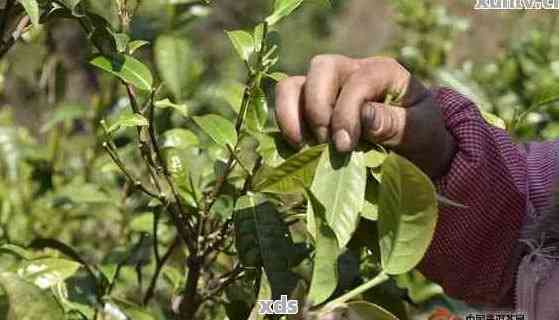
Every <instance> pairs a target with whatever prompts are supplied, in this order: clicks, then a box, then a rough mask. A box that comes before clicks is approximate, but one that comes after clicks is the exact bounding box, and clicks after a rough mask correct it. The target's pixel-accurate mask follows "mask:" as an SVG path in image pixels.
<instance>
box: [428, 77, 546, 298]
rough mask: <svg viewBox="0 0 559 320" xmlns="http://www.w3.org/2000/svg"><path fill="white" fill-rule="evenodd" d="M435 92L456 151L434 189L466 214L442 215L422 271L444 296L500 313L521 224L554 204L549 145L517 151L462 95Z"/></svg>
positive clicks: (450, 210) (448, 210) (450, 211)
mask: <svg viewBox="0 0 559 320" xmlns="http://www.w3.org/2000/svg"><path fill="white" fill-rule="evenodd" d="M434 91H435V96H436V100H437V101H438V103H439V105H440V106H441V108H442V110H443V114H444V117H445V121H446V125H447V128H448V129H449V131H450V132H451V133H452V135H453V136H454V138H455V139H456V142H457V145H458V150H457V153H456V155H455V157H454V159H453V161H452V163H451V166H450V169H449V171H448V173H447V174H446V175H445V176H444V177H442V178H441V179H439V180H438V181H436V186H437V189H438V192H439V193H440V194H441V195H443V196H445V197H447V198H449V199H451V200H453V201H456V202H458V203H460V204H462V205H464V206H466V208H457V207H442V208H441V210H440V213H439V221H438V224H437V228H436V232H435V236H434V239H433V242H432V244H431V246H430V248H429V250H428V252H427V255H426V256H425V258H424V259H423V261H422V262H421V264H420V270H421V271H422V272H423V273H424V274H425V275H426V276H427V277H428V278H430V279H432V280H434V281H436V282H437V283H439V284H441V285H442V286H443V287H444V289H445V291H446V293H447V294H448V295H449V296H452V297H455V298H459V299H462V300H465V301H466V302H468V303H472V304H481V305H497V304H499V305H502V304H503V299H506V298H505V297H504V293H506V292H510V290H508V291H507V290H504V289H508V288H509V287H510V286H511V285H512V283H514V281H513V278H514V273H515V270H516V269H515V267H514V266H513V267H512V268H511V261H513V260H514V258H513V253H514V252H515V248H516V246H517V244H518V239H519V236H520V229H521V226H522V223H523V221H524V219H525V216H526V214H527V213H528V212H531V211H532V209H533V208H534V207H536V208H537V207H543V206H545V205H546V203H547V202H548V201H549V199H550V196H551V192H550V188H551V184H552V175H553V174H554V173H553V171H554V168H555V167H554V166H553V165H552V164H553V163H554V162H555V161H556V159H555V158H554V157H553V154H554V153H553V152H552V151H551V149H553V146H554V144H553V143H542V144H538V143H535V144H528V145H522V144H515V143H514V142H513V141H512V139H511V137H510V136H509V135H508V134H507V133H506V131H504V130H502V129H499V128H496V127H493V126H491V125H489V124H487V123H486V122H485V121H484V120H483V118H482V116H481V114H480V112H479V110H478V108H477V107H476V105H475V104H474V103H472V102H471V101H470V100H469V99H467V98H466V97H464V96H463V95H461V94H459V93H457V92H455V91H453V90H451V89H446V88H439V89H436V90H434ZM509 302H510V301H509ZM510 303H512V302H510ZM505 304H507V302H505Z"/></svg>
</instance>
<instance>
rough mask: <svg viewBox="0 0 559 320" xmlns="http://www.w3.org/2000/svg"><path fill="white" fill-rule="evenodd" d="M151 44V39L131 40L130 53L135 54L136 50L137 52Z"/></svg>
mask: <svg viewBox="0 0 559 320" xmlns="http://www.w3.org/2000/svg"><path fill="white" fill-rule="evenodd" d="M147 45H149V41H145V40H134V41H130V42H129V43H128V53H129V54H134V52H136V51H137V50H138V49H140V48H142V47H144V46H147Z"/></svg>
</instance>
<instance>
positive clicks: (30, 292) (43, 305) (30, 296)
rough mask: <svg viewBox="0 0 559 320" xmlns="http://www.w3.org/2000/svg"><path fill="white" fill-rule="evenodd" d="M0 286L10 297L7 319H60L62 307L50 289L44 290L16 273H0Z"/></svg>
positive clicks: (62, 314) (62, 315) (61, 317)
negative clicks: (49, 291)
mask: <svg viewBox="0 0 559 320" xmlns="http://www.w3.org/2000/svg"><path fill="white" fill-rule="evenodd" d="M0 286H2V288H3V289H4V292H5V293H6V296H7V297H8V305H9V308H8V312H7V315H6V320H34V319H41V320H60V319H64V313H63V311H62V308H60V306H59V305H58V303H57V302H56V300H55V299H54V297H53V296H51V295H50V294H49V293H48V291H43V290H41V289H40V288H39V287H37V286H34V285H33V284H31V283H30V282H27V281H25V280H23V279H21V278H20V277H18V276H17V275H16V274H14V273H8V272H3V273H0Z"/></svg>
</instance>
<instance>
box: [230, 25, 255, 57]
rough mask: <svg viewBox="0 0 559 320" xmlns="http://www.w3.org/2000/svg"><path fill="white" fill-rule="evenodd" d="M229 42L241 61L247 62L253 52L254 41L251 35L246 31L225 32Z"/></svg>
mask: <svg viewBox="0 0 559 320" xmlns="http://www.w3.org/2000/svg"><path fill="white" fill-rule="evenodd" d="M225 33H227V36H228V37H229V40H231V43H232V44H233V47H234V48H235V51H237V53H238V54H239V56H240V57H241V59H243V60H244V61H248V60H249V59H250V56H251V55H252V53H253V52H254V39H253V38H252V35H251V34H250V33H248V32H246V31H242V30H236V31H226V32H225Z"/></svg>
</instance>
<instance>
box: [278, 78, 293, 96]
mask: <svg viewBox="0 0 559 320" xmlns="http://www.w3.org/2000/svg"><path fill="white" fill-rule="evenodd" d="M293 80H294V79H293V77H289V78H285V79H282V80H280V81H279V82H278V83H277V84H276V96H279V95H280V94H281V93H282V92H285V91H287V90H289V89H290V88H291V87H292V86H293V83H294V81H293Z"/></svg>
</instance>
